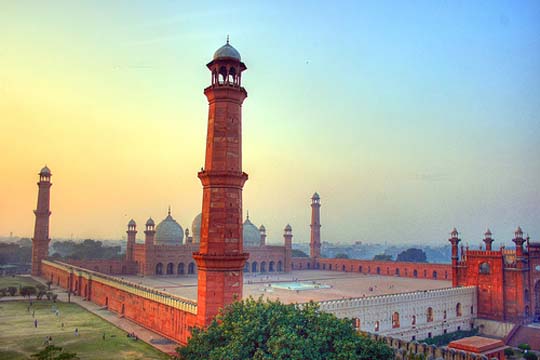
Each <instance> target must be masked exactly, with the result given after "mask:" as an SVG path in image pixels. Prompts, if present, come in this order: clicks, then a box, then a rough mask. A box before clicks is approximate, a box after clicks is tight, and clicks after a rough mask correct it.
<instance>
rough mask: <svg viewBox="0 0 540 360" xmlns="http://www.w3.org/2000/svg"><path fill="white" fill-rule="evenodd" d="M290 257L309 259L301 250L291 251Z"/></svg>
mask: <svg viewBox="0 0 540 360" xmlns="http://www.w3.org/2000/svg"><path fill="white" fill-rule="evenodd" d="M292 257H309V256H308V254H306V253H305V252H303V251H302V250H298V249H292Z"/></svg>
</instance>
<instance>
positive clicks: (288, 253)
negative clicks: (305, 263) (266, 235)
mask: <svg viewBox="0 0 540 360" xmlns="http://www.w3.org/2000/svg"><path fill="white" fill-rule="evenodd" d="M292 236H293V235H292V227H291V225H289V224H287V226H285V229H283V242H284V243H285V265H284V268H285V269H284V270H285V272H290V271H291V270H292V269H291V257H292Z"/></svg>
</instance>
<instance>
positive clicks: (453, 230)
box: [450, 228, 459, 236]
mask: <svg viewBox="0 0 540 360" xmlns="http://www.w3.org/2000/svg"><path fill="white" fill-rule="evenodd" d="M458 234H459V233H458V231H457V229H456V228H453V229H452V232H451V233H450V235H455V236H457V235H458Z"/></svg>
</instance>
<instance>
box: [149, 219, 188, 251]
mask: <svg viewBox="0 0 540 360" xmlns="http://www.w3.org/2000/svg"><path fill="white" fill-rule="evenodd" d="M183 241H184V230H182V227H181V226H180V224H178V223H177V222H176V220H174V219H173V217H172V216H171V211H170V210H169V214H168V215H167V217H166V218H165V219H164V220H163V221H162V222H160V223H159V224H158V226H157V227H156V237H155V238H154V244H155V245H182V243H183Z"/></svg>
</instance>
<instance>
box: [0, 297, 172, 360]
mask: <svg viewBox="0 0 540 360" xmlns="http://www.w3.org/2000/svg"><path fill="white" fill-rule="evenodd" d="M55 309H58V315H57V314H56V311H55ZM36 319H37V321H38V326H37V327H36V326H35V324H34V320H36ZM62 323H63V324H64V326H63V327H62ZM75 329H77V334H76V333H75ZM126 335H127V333H126V332H124V331H122V330H120V329H118V328H117V327H115V326H114V325H112V324H110V323H109V322H107V321H105V320H102V319H101V318H99V317H98V316H96V315H94V314H92V313H90V312H88V311H86V310H85V309H83V308H82V307H80V306H78V305H76V304H73V303H71V304H70V303H61V302H57V303H53V302H50V301H34V302H33V304H32V306H31V307H29V302H28V301H2V302H0V359H6V360H7V359H9V360H18V359H21V360H22V359H29V358H30V356H31V355H32V354H34V353H36V352H38V351H40V350H42V349H43V348H44V347H45V342H46V341H45V339H46V337H49V336H50V337H51V338H52V344H53V345H56V346H60V347H62V348H64V350H65V351H69V352H75V353H77V355H78V356H79V358H80V359H81V360H85V359H86V360H93V359H96V360H97V359H99V360H102V359H111V358H113V357H114V358H115V359H126V360H127V359H133V360H134V359H156V360H159V359H168V358H169V357H168V356H167V355H166V354H164V353H162V352H160V351H158V350H155V349H154V348H153V347H151V346H150V345H148V344H146V343H144V342H143V341H141V340H138V341H136V340H134V339H131V338H128V337H127V336H126ZM112 354H114V355H112Z"/></svg>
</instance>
